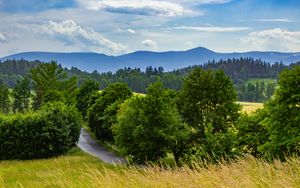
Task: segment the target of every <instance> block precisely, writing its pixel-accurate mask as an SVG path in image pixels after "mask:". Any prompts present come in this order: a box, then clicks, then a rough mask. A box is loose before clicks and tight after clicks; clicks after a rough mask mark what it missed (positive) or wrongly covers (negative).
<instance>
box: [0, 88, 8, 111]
mask: <svg viewBox="0 0 300 188" xmlns="http://www.w3.org/2000/svg"><path fill="white" fill-rule="evenodd" d="M9 95H10V92H9V90H8V88H7V87H6V86H5V85H3V84H1V83H0V113H8V112H9V111H10V99H9Z"/></svg>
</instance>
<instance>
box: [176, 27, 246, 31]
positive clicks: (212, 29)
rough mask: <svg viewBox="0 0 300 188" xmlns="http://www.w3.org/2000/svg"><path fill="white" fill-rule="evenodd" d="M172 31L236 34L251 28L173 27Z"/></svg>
mask: <svg viewBox="0 0 300 188" xmlns="http://www.w3.org/2000/svg"><path fill="white" fill-rule="evenodd" d="M172 29H175V30H192V31H200V32H238V31H245V30H250V29H251V28H249V27H215V26H208V27H193V26H179V27H174V28H172Z"/></svg>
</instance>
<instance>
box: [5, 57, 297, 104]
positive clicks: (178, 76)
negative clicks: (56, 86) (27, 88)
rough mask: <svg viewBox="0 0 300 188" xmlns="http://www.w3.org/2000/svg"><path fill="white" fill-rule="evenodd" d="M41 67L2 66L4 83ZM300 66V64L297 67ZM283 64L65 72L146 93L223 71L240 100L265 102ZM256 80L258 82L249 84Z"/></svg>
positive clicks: (244, 61) (237, 62) (233, 62)
mask: <svg viewBox="0 0 300 188" xmlns="http://www.w3.org/2000/svg"><path fill="white" fill-rule="evenodd" d="M38 64H41V62H39V61H33V62H29V61H26V60H7V61H4V62H2V63H0V82H2V83H3V84H4V85H7V86H8V87H10V88H12V87H14V86H15V85H16V83H17V80H19V79H21V78H22V77H24V76H26V75H27V74H28V72H29V70H30V69H32V68H33V67H36V66H37V65H38ZM297 64H299V63H297ZM294 65H295V64H291V65H289V66H287V65H284V64H283V63H274V64H270V63H267V62H264V61H262V60H255V59H253V58H240V59H227V60H220V61H209V62H207V63H206V64H203V65H196V66H192V67H187V68H183V69H177V70H173V71H170V72H165V71H164V68H163V67H151V66H150V67H147V68H146V70H141V69H138V68H124V69H120V70H118V71H116V72H114V73H113V72H106V73H99V72H98V71H96V70H95V71H94V72H92V73H88V72H85V71H81V70H79V69H78V68H75V67H72V68H71V69H65V71H66V72H67V73H68V75H69V76H76V77H77V78H78V83H79V85H81V83H82V82H83V81H84V80H86V79H88V78H90V79H92V80H95V81H97V82H99V83H100V89H104V88H106V87H107V86H108V85H110V84H112V83H115V82H123V83H127V84H128V86H129V88H130V89H132V90H133V91H135V92H140V93H145V92H146V88H147V86H148V85H149V84H151V83H154V82H156V81H158V80H160V81H161V82H162V83H163V84H164V85H165V86H166V87H167V88H170V89H174V90H177V91H178V90H179V89H180V88H181V87H182V84H183V81H184V77H185V76H186V75H187V74H188V73H189V72H190V71H191V70H193V69H194V68H196V67H201V68H203V69H206V70H207V69H210V70H219V69H220V70H223V71H224V72H225V74H226V75H228V76H229V77H230V78H231V79H232V80H233V82H234V84H235V87H236V89H237V91H238V97H239V99H240V100H242V101H250V102H263V101H265V100H267V99H268V98H270V96H271V95H272V94H273V92H274V90H275V87H276V79H277V77H278V75H279V73H280V72H282V71H283V70H284V69H287V68H290V67H292V66H294ZM265 78H269V79H272V80H273V82H265V81H264V79H265ZM251 79H252V80H253V79H255V82H249V80H251Z"/></svg>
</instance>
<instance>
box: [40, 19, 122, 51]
mask: <svg viewBox="0 0 300 188" xmlns="http://www.w3.org/2000/svg"><path fill="white" fill-rule="evenodd" d="M45 34H47V36H50V37H51V38H54V39H55V40H58V41H61V42H63V43H64V44H65V45H75V46H76V45H78V46H81V48H82V49H83V50H86V49H88V50H97V51H98V52H101V53H107V54H114V55H117V54H123V53H125V52H127V47H126V46H124V45H122V44H120V43H115V42H112V41H110V40H109V39H107V38H105V37H104V36H102V35H101V34H100V33H98V32H96V31H95V30H93V29H92V28H83V27H81V26H79V25H77V24H76V23H75V22H74V21H72V20H66V21H62V22H54V21H49V23H48V24H46V25H43V26H42V31H41V35H43V36H44V35H45Z"/></svg>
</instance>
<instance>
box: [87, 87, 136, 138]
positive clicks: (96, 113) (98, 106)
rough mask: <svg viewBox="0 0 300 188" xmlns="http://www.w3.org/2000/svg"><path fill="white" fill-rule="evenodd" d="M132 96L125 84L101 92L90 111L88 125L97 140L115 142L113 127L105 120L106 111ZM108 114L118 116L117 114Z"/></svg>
mask: <svg viewBox="0 0 300 188" xmlns="http://www.w3.org/2000/svg"><path fill="white" fill-rule="evenodd" d="M132 95H133V93H132V91H131V90H130V89H129V88H128V86H127V85H126V84H123V83H115V84H111V85H109V86H108V87H107V88H105V89H104V90H103V91H102V92H101V94H100V97H99V99H97V100H96V102H95V103H94V104H92V105H91V107H90V108H89V110H88V125H89V126H90V128H91V129H92V131H93V132H95V135H96V136H97V138H99V139H101V140H108V141H112V140H113V136H112V130H111V127H112V125H110V124H109V123H108V122H105V121H106V120H107V119H105V118H104V119H103V116H104V114H105V111H106V109H107V108H108V107H109V106H110V105H111V104H113V103H115V102H117V101H119V103H122V102H123V101H124V100H126V99H128V98H130V97H131V96H132ZM117 109H118V108H114V110H117ZM107 113H113V114H116V112H107Z"/></svg>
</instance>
